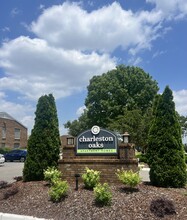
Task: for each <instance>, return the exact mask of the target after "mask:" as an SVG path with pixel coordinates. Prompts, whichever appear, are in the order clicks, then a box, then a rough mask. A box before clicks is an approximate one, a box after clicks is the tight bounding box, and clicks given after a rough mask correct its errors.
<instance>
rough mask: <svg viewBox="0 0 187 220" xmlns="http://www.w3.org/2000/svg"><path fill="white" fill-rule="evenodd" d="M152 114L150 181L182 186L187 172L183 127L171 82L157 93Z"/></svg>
mask: <svg viewBox="0 0 187 220" xmlns="http://www.w3.org/2000/svg"><path fill="white" fill-rule="evenodd" d="M153 115H154V119H153V122H152V126H151V128H150V131H149V138H148V146H149V147H148V150H147V157H148V164H149V166H150V181H151V183H152V184H153V185H155V186H161V187H183V186H185V184H186V181H187V172H186V164H185V157H184V149H183V145H182V137H181V127H180V124H179V121H178V117H177V115H176V111H175V104H174V102H173V95H172V91H171V90H170V88H169V87H168V86H167V87H166V88H165V90H164V92H163V94H162V95H158V96H157V97H156V100H155V105H154V109H153Z"/></svg>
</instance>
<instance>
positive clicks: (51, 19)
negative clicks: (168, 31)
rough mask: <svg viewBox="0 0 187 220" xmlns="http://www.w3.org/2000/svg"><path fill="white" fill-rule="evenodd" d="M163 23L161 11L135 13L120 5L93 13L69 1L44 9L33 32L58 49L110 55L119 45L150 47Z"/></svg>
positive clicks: (33, 24) (125, 46)
mask: <svg viewBox="0 0 187 220" xmlns="http://www.w3.org/2000/svg"><path fill="white" fill-rule="evenodd" d="M161 20H162V17H161V13H160V12H156V11H151V12H148V11H142V12H140V13H139V12H138V13H133V12H132V11H130V10H128V11H126V10H124V9H122V7H121V6H120V5H119V4H118V3H117V2H114V3H113V4H111V5H108V6H105V7H102V8H100V9H98V10H95V11H92V12H90V13H88V12H87V11H85V10H84V9H82V8H81V6H80V5H77V4H75V3H74V4H70V3H67V2H66V3H64V4H62V5H58V6H53V7H51V8H48V9H46V10H44V12H43V14H42V15H41V16H40V17H39V18H38V20H37V21H35V22H33V23H32V25H31V30H32V31H33V32H34V33H35V34H36V35H37V36H38V37H39V38H42V39H45V40H46V41H47V42H48V43H49V44H50V45H53V46H56V47H62V48H64V49H76V50H82V51H90V50H95V51H100V52H103V51H107V52H109V51H110V52H111V51H113V50H114V49H116V48H117V47H118V46H121V47H122V48H123V49H128V48H129V47H133V48H139V49H142V48H143V49H144V48H149V47H150V44H151V42H152V40H154V39H155V36H156V33H157V31H158V26H159V23H160V21H161ZM157 25H158V26H157ZM159 27H160V26H159Z"/></svg>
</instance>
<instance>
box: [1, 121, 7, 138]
mask: <svg viewBox="0 0 187 220" xmlns="http://www.w3.org/2000/svg"><path fill="white" fill-rule="evenodd" d="M2 139H6V125H5V124H3V127H2Z"/></svg>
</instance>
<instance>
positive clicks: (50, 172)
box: [44, 167, 61, 185]
mask: <svg viewBox="0 0 187 220" xmlns="http://www.w3.org/2000/svg"><path fill="white" fill-rule="evenodd" d="M60 178H61V172H60V171H59V170H58V169H57V168H55V167H48V168H47V169H46V170H44V180H46V181H48V182H49V183H50V184H51V185H54V184H55V182H57V181H58V180H60Z"/></svg>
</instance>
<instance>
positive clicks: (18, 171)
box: [0, 162, 24, 183]
mask: <svg viewBox="0 0 187 220" xmlns="http://www.w3.org/2000/svg"><path fill="white" fill-rule="evenodd" d="M23 166H24V163H22V162H5V163H4V164H3V165H0V181H2V180H3V181H7V182H8V183H12V182H14V181H15V180H14V177H16V176H22V170H23Z"/></svg>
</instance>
